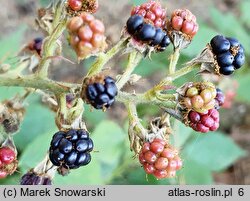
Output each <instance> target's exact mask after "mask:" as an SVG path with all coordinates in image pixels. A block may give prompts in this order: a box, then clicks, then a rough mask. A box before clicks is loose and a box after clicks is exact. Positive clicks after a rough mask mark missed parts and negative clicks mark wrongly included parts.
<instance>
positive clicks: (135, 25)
mask: <svg viewBox="0 0 250 201" xmlns="http://www.w3.org/2000/svg"><path fill="white" fill-rule="evenodd" d="M142 24H143V17H142V16H140V15H133V16H131V17H130V18H129V19H128V21H127V31H128V33H129V34H131V35H133V34H135V32H136V31H138V30H139V28H140V27H141V26H142Z"/></svg>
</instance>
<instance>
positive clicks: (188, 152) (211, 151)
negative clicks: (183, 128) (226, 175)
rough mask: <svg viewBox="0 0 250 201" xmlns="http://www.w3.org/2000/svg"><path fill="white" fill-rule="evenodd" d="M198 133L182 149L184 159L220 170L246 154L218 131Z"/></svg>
mask: <svg viewBox="0 0 250 201" xmlns="http://www.w3.org/2000/svg"><path fill="white" fill-rule="evenodd" d="M197 135H199V137H198V138H196V139H195V140H193V142H191V143H190V144H188V145H187V146H186V147H185V149H184V154H185V156H186V158H185V159H184V160H190V159H192V160H193V161H196V162H197V163H199V164H201V165H203V166H205V167H206V168H207V169H209V170H213V171H220V170H223V169H225V168H227V167H229V166H230V165H232V164H233V163H234V162H235V161H236V160H238V159H239V158H241V157H243V156H245V155H246V152H245V151H244V150H242V149H241V148H240V147H239V146H238V145H237V144H235V143H234V141H233V140H232V139H231V138H229V137H227V136H226V135H224V134H222V133H220V132H214V133H208V134H206V135H201V134H197Z"/></svg>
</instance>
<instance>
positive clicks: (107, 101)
mask: <svg viewBox="0 0 250 201" xmlns="http://www.w3.org/2000/svg"><path fill="white" fill-rule="evenodd" d="M117 93H118V89H117V87H116V84H115V81H114V79H113V78H111V77H109V76H107V77H105V78H102V76H100V77H98V76H97V77H96V79H95V78H93V79H91V80H90V81H89V83H86V86H84V89H83V94H82V97H83V98H84V99H87V102H89V103H90V104H91V105H92V106H93V107H94V108H96V109H103V108H109V107H110V106H111V105H112V104H113V103H114V102H115V96H116V95H117Z"/></svg>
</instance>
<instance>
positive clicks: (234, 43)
mask: <svg viewBox="0 0 250 201" xmlns="http://www.w3.org/2000/svg"><path fill="white" fill-rule="evenodd" d="M226 39H227V40H228V41H229V42H230V45H231V47H238V46H240V42H239V41H238V40H237V39H236V38H231V37H227V38H226Z"/></svg>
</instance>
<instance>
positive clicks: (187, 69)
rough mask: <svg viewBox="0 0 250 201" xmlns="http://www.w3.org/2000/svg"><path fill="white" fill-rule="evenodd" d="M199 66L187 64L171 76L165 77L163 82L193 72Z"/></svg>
mask: <svg viewBox="0 0 250 201" xmlns="http://www.w3.org/2000/svg"><path fill="white" fill-rule="evenodd" d="M198 68H199V66H186V67H184V68H181V69H180V70H178V71H175V72H174V73H172V74H170V75H169V76H167V77H166V78H165V79H163V80H162V82H163V83H164V82H169V81H171V82H172V81H174V80H176V79H178V78H180V77H182V76H184V75H186V74H188V73H191V72H192V71H193V70H195V69H198Z"/></svg>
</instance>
